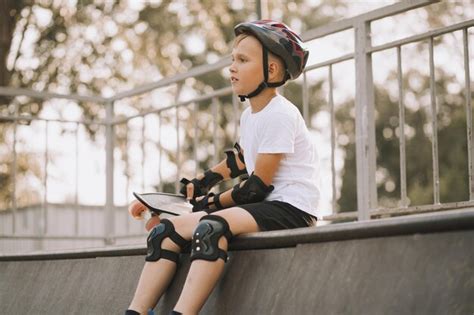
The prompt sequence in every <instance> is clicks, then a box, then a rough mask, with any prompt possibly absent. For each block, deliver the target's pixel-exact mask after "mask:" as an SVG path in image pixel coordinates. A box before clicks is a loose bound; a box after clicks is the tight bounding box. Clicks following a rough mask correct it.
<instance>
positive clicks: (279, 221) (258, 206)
mask: <svg viewBox="0 0 474 315" xmlns="http://www.w3.org/2000/svg"><path fill="white" fill-rule="evenodd" d="M237 207H239V208H242V209H245V210H247V211H248V212H249V213H250V214H251V215H252V216H253V218H254V219H255V221H257V224H258V226H259V227H260V230H261V231H273V230H284V229H295V228H301V227H308V226H313V225H314V224H315V223H316V217H314V216H312V215H310V214H308V213H306V212H304V211H301V210H300V209H298V208H296V207H294V206H292V205H290V204H289V203H286V202H283V201H276V200H273V201H263V202H257V203H250V204H246V205H238V206H237Z"/></svg>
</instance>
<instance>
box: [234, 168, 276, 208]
mask: <svg viewBox="0 0 474 315" xmlns="http://www.w3.org/2000/svg"><path fill="white" fill-rule="evenodd" d="M273 189H274V187H273V185H269V186H267V185H265V183H264V182H263V181H262V180H261V179H260V177H258V176H257V175H254V174H253V173H252V175H250V177H249V179H247V180H246V181H245V182H244V184H243V185H242V187H240V184H237V185H235V186H234V188H233V189H232V194H231V196H232V199H233V200H234V202H235V203H236V204H238V205H244V204H248V203H254V202H260V201H263V200H264V199H265V198H266V197H267V196H268V195H269V194H270V193H271V192H272V191H273Z"/></svg>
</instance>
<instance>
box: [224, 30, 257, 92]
mask: <svg viewBox="0 0 474 315" xmlns="http://www.w3.org/2000/svg"><path fill="white" fill-rule="evenodd" d="M262 53H263V52H262V45H261V44H260V42H259V41H258V40H257V39H256V38H255V37H253V36H247V37H245V38H244V39H242V40H241V41H240V42H239V43H238V44H237V45H236V46H235V47H234V49H233V50H232V65H231V66H230V68H229V71H230V76H231V83H232V90H233V91H234V93H236V94H237V95H247V94H249V93H251V92H252V91H254V90H255V89H256V88H257V86H258V85H259V84H260V83H261V82H262V81H263V64H262Z"/></svg>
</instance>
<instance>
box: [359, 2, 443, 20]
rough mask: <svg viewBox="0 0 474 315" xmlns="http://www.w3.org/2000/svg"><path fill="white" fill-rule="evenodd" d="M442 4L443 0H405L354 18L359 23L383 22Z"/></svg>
mask: <svg viewBox="0 0 474 315" xmlns="http://www.w3.org/2000/svg"><path fill="white" fill-rule="evenodd" d="M437 2H441V0H405V1H400V2H397V3H394V4H392V5H388V6H384V7H382V8H379V9H375V10H372V11H369V12H367V13H363V14H361V15H358V16H356V17H354V18H353V19H354V20H355V21H357V22H371V21H376V20H381V19H383V18H386V17H389V16H393V15H397V14H399V13H404V12H407V11H410V10H414V9H417V8H420V7H424V6H427V5H430V4H434V3H437Z"/></svg>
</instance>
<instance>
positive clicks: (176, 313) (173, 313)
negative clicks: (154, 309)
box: [170, 310, 183, 315]
mask: <svg viewBox="0 0 474 315" xmlns="http://www.w3.org/2000/svg"><path fill="white" fill-rule="evenodd" d="M170 315H183V313H180V312H176V311H175V310H173V311H171V313H170Z"/></svg>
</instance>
